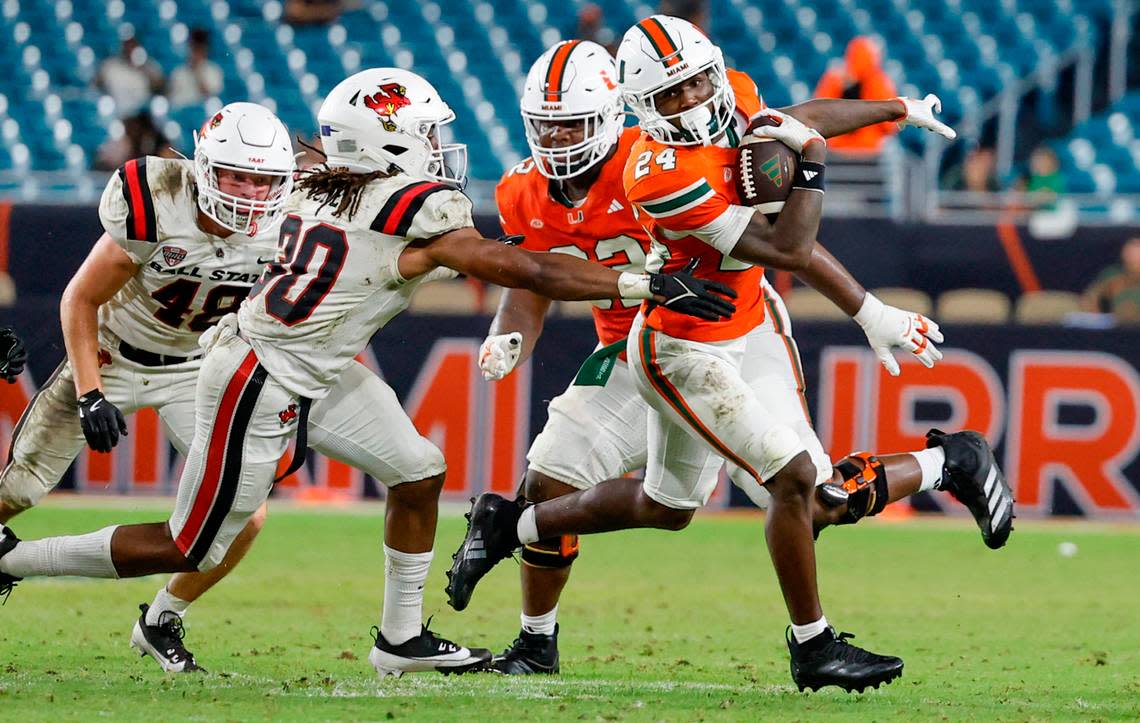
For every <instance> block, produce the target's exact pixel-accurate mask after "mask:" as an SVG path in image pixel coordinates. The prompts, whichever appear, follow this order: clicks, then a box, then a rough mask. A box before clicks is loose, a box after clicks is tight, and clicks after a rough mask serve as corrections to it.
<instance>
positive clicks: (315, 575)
mask: <svg viewBox="0 0 1140 723" xmlns="http://www.w3.org/2000/svg"><path fill="white" fill-rule="evenodd" d="M93 504H94V503H91V502H85V501H83V500H78V501H76V500H71V501H68V500H61V499H56V500H51V501H49V502H48V503H47V504H45V505H44V506H43V507H42V508H40V509H36V510H33V511H32V512H29V513H27V514H26V515H25V516H23V517H22V518H20V519H18V520H16V521H15V524H14V525H13V526H14V528H15V530H16V531H17V532H18V533H19V534H20V535H21V536H23V537H26V538H31V537H38V536H42V535H45V534H59V533H65V532H68V533H71V532H85V531H89V530H93V529H97V528H98V527H101V526H103V525H105V524H109V523H112V522H124V521H151V520H160V519H164V507H162V506H159V507H152V508H150V509H141V510H140V509H137V508H136V509H132V510H128V509H121V508H120V509H116V508H115V507H114V506H113V504H112V505H110V506H108V505H107V504H101V505H98V506H90V505H93ZM122 504H123V505H126V504H134V503H125V502H124V503H122ZM164 504H165V503H164ZM81 505H83V506H81ZM458 513H459V510H458V508H455V507H452V508H449V509H448V511H447V514H446V515H445V517H444V519H442V521H441V525H440V531H439V537H438V549H437V554H436V560H435V564H434V566H433V568H432V573H431V577H430V578H429V581H428V590H427V604H426V610H425V612H426V614H428V615H432V614H434V615H435V618H434V621H433V623H432V626H433V629H436V630H438V631H439V632H440V633H441V634H443V635H445V636H447V637H451V638H452V639H454V640H456V641H458V642H461V643H463V644H467V645H482V646H487V647H492V648H495V649H501V648H502V647H504V646H506V645H507V644H508V643H509V642H510V641H511V639H512V638H513V637H514V635H515V633H516V631H517V629H518V602H517V601H518V591H517V567H516V565H515V563H513V562H509V561H508V562H504V563H503V564H501V565H500V567H499V568H498V569H496V570H495V571H494V572H493V573H492V574H491V575H490V576H489V577H488V578H487V579H486V580H485V581H484V582H483V583H482V585H481V586H480V588H479V590H477V591H476V594H475V598H474V600H473V602H472V605H471V607H470V608H469V609H468V610H467V611H465V612H464V613H456V612H454V611H452V610H451V609H450V608H448V607H447V606H446V603H445V601H444V594H443V586H444V575H443V570H444V563H445V562H447V561H449V558H450V553H451V551H452V550H453V549H454V548H455V546H456V545H457V543H458V542H459V539H460V537H461V535H462V529H463V525H462V522H463V521H462V519H461V518H460V517H459V514H458ZM381 515H382V508H380V507H379V506H361V507H355V508H352V509H349V510H344V511H313V510H311V509H302V508H290V507H287V506H285V505H278V506H277V507H276V508H275V509H272V510H271V511H270V515H269V521H268V523H267V526H266V529H265V531H264V532H263V533H262V536H261V538H260V539H259V541H258V542H257V544H256V545H255V546H254V549H253V551H252V552H251V553H250V556H249V558H248V559H247V560H246V561H245V563H243V564H242V565H241V567H239V568H238V570H237V571H236V572H235V573H234V574H233V575H231V577H230V578H229V579H228V580H226V581H225V582H223V583H222V584H221V585H220V586H219V587H218V588H217V589H216V590H215V591H214V592H213V593H212V594H211V595H209V596H207V597H206V598H204V599H203V600H202V601H201V602H200V603H199V604H197V605H196V606H195V607H194V608H193V609H192V610H191V613H190V615H189V617H188V619H187V631H188V635H187V643H188V647H190V649H191V650H192V651H194V652H195V653H196V654H197V656H198V660H199V662H200V663H201V664H202V665H204V666H205V667H207V668H208V669H209V670H210V671H211V672H210V673H209V674H206V675H197V676H175V675H164V674H162V673H161V672H160V671H159V670H158V668H157V667H156V666H154V665H153V663H152V662H151V661H150V660H149V659H148V660H145V661H143V660H139V659H137V658H135V657H134V656H133V654H131V651H130V650H129V648H128V647H127V641H128V637H129V634H130V628H131V624H132V622H133V620H134V618H135V617H136V616H137V614H138V609H137V605H138V603H139V602H144V601H146V602H149V601H150V599H151V598H152V597H153V594H154V590H155V589H156V587H157V586H158V584H159V583H160V578H157V577H156V578H148V579H143V580H132V581H119V582H109V581H106V582H105V581H96V582H89V581H81V580H75V579H61V580H33V581H28V582H24V583H22V584H21V585H20V586H19V587H18V588H17V589H16V590H15V592H14V593H13V595H12V597H11V599H10V600H9V601H8V603H7V605H6V606H4V607H3V608H0V720H6V721H7V720H10V721H31V720H53V721H58V720H76V719H83V720H93V719H98V718H102V719H106V720H128V719H130V720H133V719H147V720H252V719H266V718H274V719H281V720H302V719H303V720H344V719H351V720H393V719H396V720H441V721H442V720H496V721H497V720H543V721H547V720H578V719H582V720H671V721H691V720H702V719H704V720H711V719H716V720H783V719H795V720H809V719H810V720H813V721H814V720H830V719H840V718H843V719H856V720H861V721H862V720H906V721H909V720H987V721H988V720H998V719H1001V720H1057V719H1071V720H1129V719H1131V720H1135V719H1138V718H1140V622H1138V618H1137V610H1138V607H1137V601H1138V600H1140V574H1138V573H1137V570H1140V527H1137V526H1132V527H1129V526H1125V525H1121V526H1092V525H1081V524H1074V523H1031V522H1024V523H1019V524H1018V529H1017V530H1016V531H1015V533H1014V535H1013V537H1012V538H1011V541H1010V544H1009V546H1008V547H1007V548H1006V549H1004V550H1002V551H1000V552H991V551H989V550H987V549H986V548H985V547H984V546H983V545H982V543H981V540H980V538H979V536H978V533H977V530H976V529H975V528H974V527H973V525H972V524H971V523H969V522H968V521H963V520H942V519H937V518H934V519H916V520H911V521H906V522H901V523H894V522H877V521H872V522H871V523H870V524H867V523H864V524H862V525H859V526H857V527H845V528H838V529H833V530H829V531H828V532H826V533H825V534H824V537H823V538H822V539H821V541H820V544H819V558H820V565H819V567H820V585H821V588H822V590H823V599H824V609H825V610H826V611H827V615H828V618H829V619H830V620H831V621H832V622H833V623H834V624H836V626H837V627H838V628H839V629H840V630H850V631H852V632H856V633H858V638H857V639H856V641H855V642H856V643H859V644H864V645H866V646H867V647H869V648H870V649H872V650H875V651H877V652H885V653H891V654H896V655H899V656H901V657H902V658H903V659H904V660H905V661H906V669H905V672H904V674H903V677H902V679H900V680H898V681H895V682H894V683H893V684H892V685H890V686H886V687H884V688H881V689H880V690H878V691H869V692H868V693H866V694H864V695H855V694H852V695H848V694H845V693H842V692H840V691H837V690H831V689H829V690H827V691H826V692H820V693H816V694H801V693H798V692H796V690H795V689H794V688H793V687H792V685H791V680H790V677H789V674H788V659H787V650H786V648H785V645H784V641H783V631H784V626H785V624H786V614H785V612H784V607H783V604H782V601H781V598H780V594H779V590H778V588H777V587H776V584H775V581H774V577H773V573H772V570H771V565H770V563H769V562H768V558H767V554H766V552H765V550H764V547H763V536H762V520H761V518H760V517H759V516H752V515H716V514H707V515H703V516H698V517H697V519H696V520H695V521H694V523H693V524H692V525H691V526H690V527H689V529H687V530H685V531H683V532H680V533H665V532H650V531H638V532H627V533H619V534H612V535H603V536H599V537H593V538H587V539H585V540H584V541H583V544H582V556H581V558H580V559H579V562H578V563H577V564H576V566H575V570H574V576H573V577H572V579H571V582H570V585H569V587H568V588H567V593H566V595H565V597H564V600H563V604H562V606H561V608H560V615H559V617H560V620H561V624H562V635H561V650H562V670H563V672H562V675H561V676H559V677H556V678H542V679H535V678H529V679H508V678H503V677H496V676H491V675H467V676H462V677H458V678H453V677H452V678H445V677H443V676H440V675H436V674H419V675H413V676H405V677H404V678H402V679H399V680H393V679H387V680H383V681H382V680H379V679H377V678H376V676H375V675H374V673H373V671H372V668H371V666H370V665H369V664H368V661H367V654H368V650H369V647H370V645H371V640H370V638H369V635H368V629H369V627H370V626H372V625H373V624H375V623H376V622H378V616H379V603H380V596H381V590H382V583H383V575H382V569H383V563H382V559H381V549H380V529H381ZM1062 542H1073V543H1075V544H1076V546H1077V553H1076V555H1074V556H1071V557H1064V556H1062V555H1060V554H1059V552H1058V545H1059V544H1060V543H1062Z"/></svg>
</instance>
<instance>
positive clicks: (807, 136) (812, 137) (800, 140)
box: [751, 108, 827, 153]
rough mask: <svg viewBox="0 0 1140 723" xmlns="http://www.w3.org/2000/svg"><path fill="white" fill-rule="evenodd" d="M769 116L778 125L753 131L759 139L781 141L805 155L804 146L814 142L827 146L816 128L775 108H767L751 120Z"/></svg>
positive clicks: (757, 128) (761, 127) (759, 127)
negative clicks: (809, 126)
mask: <svg viewBox="0 0 1140 723" xmlns="http://www.w3.org/2000/svg"><path fill="white" fill-rule="evenodd" d="M764 116H767V117H769V118H774V119H775V120H776V122H777V123H778V125H774V126H758V127H756V128H753V129H752V135H754V136H756V137H757V138H772V139H774V140H777V141H780V142H781V143H783V144H784V145H786V146H787V147H788V148H791V149H792V150H793V151H795V152H796V153H803V151H804V146H806V145H807V144H808V143H811V142H812V141H819V142H820V143H823V144H825V145H826V144H827V141H825V140H824V139H823V136H821V135H820V134H819V131H817V130H816V129H814V128H808V127H807V126H805V125H804V124H803V123H801V122H800V121H798V120H796V119H795V118H793V117H792V116H790V115H788V114H787V113H781V112H780V111H778V110H776V109H775V108H765V109H764V110H762V111H760V112H759V113H757V114H756V115H754V116H752V118H751V120H753V121H754V120H756V119H757V118H761V117H764Z"/></svg>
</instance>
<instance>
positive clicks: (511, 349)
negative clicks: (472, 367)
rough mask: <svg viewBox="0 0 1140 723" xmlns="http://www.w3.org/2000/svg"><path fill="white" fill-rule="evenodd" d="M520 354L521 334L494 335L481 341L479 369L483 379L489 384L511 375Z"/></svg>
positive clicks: (514, 332) (515, 332)
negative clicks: (481, 371)
mask: <svg viewBox="0 0 1140 723" xmlns="http://www.w3.org/2000/svg"><path fill="white" fill-rule="evenodd" d="M520 354H522V334H520V333H519V332H517V331H512V332H511V333H510V334H495V335H493V336H489V337H487V338H486V339H484V340H483V345H482V346H480V347H479V368H480V369H482V370H483V378H484V379H486V380H487V381H489V382H493V381H498V380H500V379H502V378H503V377H505V376H507V375H508V374H510V373H511V370H512V369H514V368H515V364H518V363H519V355H520Z"/></svg>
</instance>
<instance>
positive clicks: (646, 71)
mask: <svg viewBox="0 0 1140 723" xmlns="http://www.w3.org/2000/svg"><path fill="white" fill-rule="evenodd" d="M617 64H618V83H619V84H620V85H621V93H622V98H623V99H624V100H625V102H626V103H628V104H629V107H630V108H631V109H632V110H633V112H634V114H635V115H636V116H637V119H638V121H639V123H640V125H641V129H642V130H644V131H645V132H646V133H648V134H649V135H650V136H652V137H653V138H654V139H655V140H657V141H660V142H661V143H668V144H670V145H674V146H699V145H709V144H711V143H713V142H714V141H715V140H716V139H717V137H718V136H720V134H721V133H723V132H724V131H725V129H727V128H728V127H729V124H730V123H731V122H732V116H733V112H734V111H735V106H736V99H735V97H734V96H733V93H732V87H731V86H730V85H729V83H728V73H727V72H725V69H724V55H723V54H722V53H721V52H720V48H718V47H717V46H715V45H713V43H712V41H711V40H709V39H708V37H707V36H706V35H705V34H704V33H702V32H701V31H700V29H699V28H697V26H695V25H693V24H692V23H690V22H689V21H688V20H682V19H680V18H674V17H670V16H668V15H651V16H649V17H647V18H645V19H644V20H642V21H641V22H639V23H638V24H636V25H634V26H633V27H632V28H630V29H629V30H628V31H626V34H625V37H623V38H622V41H621V45H620V46H619V47H618V52H617ZM702 72H707V73H708V77H709V81H710V82H711V83H712V86H713V94H712V96H711V97H710V98H709V99H708V102H706V103H704V104H702V105H699V106H697V107H696V108H690V109H688V110H686V111H683V112H681V113H675V114H672V115H669V116H665V115H662V114H661V113H660V112H659V111H658V110H657V106H656V104H655V103H654V102H653V97H654V96H655V95H656V94H657V93H659V92H661V91H662V90H664V89H665V88H668V87H670V86H672V85H676V84H677V83H680V82H682V81H685V80H687V79H689V78H691V77H693V76H694V75H696V74H698V73H702ZM672 121H676V122H677V123H676V125H675V124H674V123H673V122H672Z"/></svg>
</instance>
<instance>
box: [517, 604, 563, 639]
mask: <svg viewBox="0 0 1140 723" xmlns="http://www.w3.org/2000/svg"><path fill="white" fill-rule="evenodd" d="M520 617H521V618H522V629H523V630H525V631H527V632H528V633H532V634H534V635H554V624H555V623H556V622H557V620H558V606H557V605H555V606H554V607H553V608H552V609H551V610H550V612H547V613H543V614H542V615H527V614H526V613H523V614H522V615H521V616H520Z"/></svg>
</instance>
